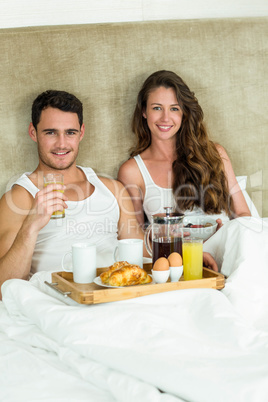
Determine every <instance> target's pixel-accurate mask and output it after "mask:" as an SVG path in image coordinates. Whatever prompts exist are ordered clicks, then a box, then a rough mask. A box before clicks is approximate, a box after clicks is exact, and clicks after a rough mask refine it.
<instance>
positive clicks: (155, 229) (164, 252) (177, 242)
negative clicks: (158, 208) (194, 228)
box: [144, 207, 184, 264]
mask: <svg viewBox="0 0 268 402" xmlns="http://www.w3.org/2000/svg"><path fill="white" fill-rule="evenodd" d="M164 209H165V210H166V212H165V213H162V214H156V215H153V216H152V223H151V225H150V226H148V228H147V229H146V231H145V235H144V241H145V246H146V249H147V251H148V253H149V254H150V256H151V257H152V259H153V261H152V263H153V264H154V263H155V261H156V260H157V259H158V258H160V257H166V258H167V257H168V256H169V255H170V254H171V253H173V252H174V251H176V252H177V253H179V254H180V255H181V256H182V233H183V229H182V228H183V218H184V215H183V214H178V213H172V212H171V210H172V208H170V207H165V208H164Z"/></svg>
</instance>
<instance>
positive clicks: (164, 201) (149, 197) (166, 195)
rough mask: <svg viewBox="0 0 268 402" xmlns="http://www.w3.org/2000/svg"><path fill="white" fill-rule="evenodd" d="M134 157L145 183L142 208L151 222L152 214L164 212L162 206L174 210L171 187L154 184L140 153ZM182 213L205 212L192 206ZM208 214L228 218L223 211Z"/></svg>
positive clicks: (200, 213)
mask: <svg viewBox="0 0 268 402" xmlns="http://www.w3.org/2000/svg"><path fill="white" fill-rule="evenodd" d="M134 159H135V161H136V163H137V165H138V167H139V170H140V172H141V175H142V177H143V180H144V184H145V194H144V200H143V210H144V212H145V214H146V216H147V217H148V220H149V222H150V223H151V222H152V215H155V214H159V213H163V212H165V210H164V207H171V208H173V209H174V210H175V207H176V203H175V199H174V196H173V192H172V188H163V187H159V186H158V185H157V184H155V182H154V181H153V179H152V177H151V175H150V173H149V172H148V169H147V167H146V166H145V163H144V162H143V160H142V158H141V156H140V155H136V156H134ZM184 215H187V216H189V215H205V214H204V211H203V210H202V209H201V208H199V207H194V208H193V210H192V211H190V210H186V211H184ZM209 216H210V217H213V218H214V219H217V218H221V219H222V220H223V221H224V222H225V221H226V220H228V219H229V218H228V217H227V216H226V214H225V213H222V214H215V215H209Z"/></svg>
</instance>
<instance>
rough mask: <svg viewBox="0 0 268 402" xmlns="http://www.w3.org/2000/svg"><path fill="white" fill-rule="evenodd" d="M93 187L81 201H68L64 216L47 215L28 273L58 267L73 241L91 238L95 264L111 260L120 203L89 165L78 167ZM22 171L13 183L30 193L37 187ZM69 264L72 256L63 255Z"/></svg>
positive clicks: (89, 240)
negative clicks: (50, 217) (95, 253)
mask: <svg viewBox="0 0 268 402" xmlns="http://www.w3.org/2000/svg"><path fill="white" fill-rule="evenodd" d="M79 168H80V169H81V170H82V171H83V172H84V174H85V175H86V177H87V180H88V181H89V182H90V183H91V184H92V185H93V186H94V187H95V189H94V192H93V193H92V195H91V196H90V197H88V198H86V199H85V200H82V201H67V205H68V208H66V210H65V218H63V219H50V221H49V223H48V224H47V225H46V226H45V227H44V228H43V229H41V230H40V232H39V234H38V238H37V242H36V246H35V250H34V254H33V259H32V268H31V273H32V274H33V273H35V272H38V271H54V270H56V271H58V270H59V271H61V270H62V268H61V260H62V257H63V255H64V254H65V253H67V252H68V251H71V248H72V244H73V243H76V242H81V241H82V242H90V243H94V244H96V246H97V267H105V266H108V265H111V264H113V262H114V259H113V253H114V249H115V247H116V245H117V225H118V220H119V215H120V212H119V206H118V203H117V200H116V198H115V197H114V195H113V194H112V192H111V191H110V190H108V188H107V187H106V186H105V185H104V184H103V183H102V181H101V180H100V179H99V178H98V177H97V175H96V173H95V172H94V171H93V170H92V169H91V168H82V167H79ZM29 174H30V173H24V174H23V175H22V176H21V177H20V178H19V179H18V180H17V181H16V182H15V183H13V185H15V184H17V185H19V186H22V187H24V188H25V189H26V190H27V191H28V192H29V193H30V194H31V195H32V196H33V197H35V195H36V193H37V192H38V191H39V189H38V188H37V187H36V186H35V185H34V184H33V183H32V181H31V180H30V179H29V178H28V176H29ZM66 266H71V257H70V259H69V260H68V258H66Z"/></svg>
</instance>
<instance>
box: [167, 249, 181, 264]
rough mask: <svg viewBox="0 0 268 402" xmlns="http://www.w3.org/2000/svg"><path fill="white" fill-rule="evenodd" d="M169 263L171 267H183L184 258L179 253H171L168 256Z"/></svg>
mask: <svg viewBox="0 0 268 402" xmlns="http://www.w3.org/2000/svg"><path fill="white" fill-rule="evenodd" d="M168 262H169V266H170V267H180V266H181V265H182V258H181V255H180V254H179V253H176V252H174V253H171V254H170V255H169V256H168Z"/></svg>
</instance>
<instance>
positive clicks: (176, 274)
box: [170, 265, 183, 282]
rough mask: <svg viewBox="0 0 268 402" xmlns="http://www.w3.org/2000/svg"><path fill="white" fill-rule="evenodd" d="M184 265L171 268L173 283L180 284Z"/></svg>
mask: <svg viewBox="0 0 268 402" xmlns="http://www.w3.org/2000/svg"><path fill="white" fill-rule="evenodd" d="M182 272H183V265H181V266H180V267H170V280H171V282H178V281H179V280H180V277H181V276H182Z"/></svg>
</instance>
